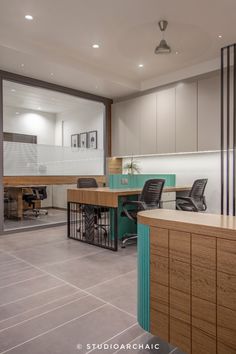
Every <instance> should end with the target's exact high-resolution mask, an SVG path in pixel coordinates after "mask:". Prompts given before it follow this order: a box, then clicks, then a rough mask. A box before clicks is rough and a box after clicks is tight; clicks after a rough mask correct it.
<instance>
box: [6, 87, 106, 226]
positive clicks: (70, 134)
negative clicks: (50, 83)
mask: <svg viewBox="0 0 236 354" xmlns="http://www.w3.org/2000/svg"><path fill="white" fill-rule="evenodd" d="M104 126H105V105H104V104H103V103H101V102H95V101H91V100H86V99H82V98H79V97H75V96H71V95H68V94H64V93H60V92H57V91H51V90H48V89H44V88H38V87H32V86H27V85H24V84H19V83H15V82H12V81H6V80H4V81H3V175H4V180H5V184H4V230H14V229H18V228H27V227H32V226H35V227H38V226H43V225H49V224H55V223H62V222H66V218H67V215H66V207H67V203H66V191H67V189H68V188H71V187H75V186H76V185H75V184H68V183H67V182H66V179H65V182H64V183H63V178H60V183H57V184H53V183H51V182H50V178H48V181H47V178H44V179H42V178H41V179H40V177H51V176H61V177H63V176H64V177H66V176H82V175H90V176H92V175H96V176H98V175H104V164H105V151H104V150H105V149H104V132H105V128H104ZM30 176H31V177H32V181H31V180H30V178H29V177H30ZM37 176H38V177H39V178H38V179H37V184H36V183H35V177H37ZM14 177H15V178H14ZM25 177H27V180H28V181H29V182H28V183H27V184H26V183H25ZM41 180H43V181H44V182H43V183H41ZM11 181H14V183H12V184H11ZM21 181H22V183H21Z"/></svg>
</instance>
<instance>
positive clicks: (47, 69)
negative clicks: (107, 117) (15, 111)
mask: <svg viewBox="0 0 236 354" xmlns="http://www.w3.org/2000/svg"><path fill="white" fill-rule="evenodd" d="M235 13H236V1H235V0H198V1H196V0H99V1H98V0H86V1H85V0H50V1H49V0H40V1H36V0H31V1H29V0H21V1H19V0H11V1H9V0H1V2H0V68H2V69H4V70H11V71H14V72H17V73H21V74H25V75H30V76H33V77H36V78H40V79H43V80H47V81H52V82H55V83H59V84H64V85H67V86H71V87H74V88H78V89H81V90H85V91H88V92H91V93H96V94H99V95H104V96H107V97H117V96H122V95H127V94H129V93H133V92H137V91H139V90H140V88H141V87H144V86H145V85H144V83H145V82H148V81H150V80H152V81H153V79H154V78H158V77H163V75H170V73H172V72H175V71H180V70H182V69H184V68H188V67H190V66H193V65H196V64H199V63H204V62H207V61H209V60H213V59H215V58H217V57H218V56H219V51H220V48H221V47H222V46H224V45H227V44H231V43H234V42H236V21H235ZM25 14H32V15H33V16H34V21H26V20H25V19H24V16H25ZM162 18H165V19H167V20H168V21H169V26H168V29H167V32H166V39H167V41H168V43H169V44H170V45H171V47H172V49H173V53H172V54H170V55H163V56H156V55H155V54H154V48H155V46H156V45H157V44H158V43H159V41H160V39H161V35H160V32H159V30H158V27H157V22H158V21H159V20H160V19H162ZM219 34H221V35H222V36H223V37H222V39H219V38H218V35H219ZM93 43H99V44H100V48H99V49H93V48H92V44H93ZM175 51H178V52H179V54H178V55H176V54H175ZM22 63H24V64H25V66H24V68H22V67H21V64H22ZM139 63H142V64H144V67H143V68H142V69H140V68H139V67H138V64H139ZM51 72H53V74H54V75H53V76H51V75H50V73H51Z"/></svg>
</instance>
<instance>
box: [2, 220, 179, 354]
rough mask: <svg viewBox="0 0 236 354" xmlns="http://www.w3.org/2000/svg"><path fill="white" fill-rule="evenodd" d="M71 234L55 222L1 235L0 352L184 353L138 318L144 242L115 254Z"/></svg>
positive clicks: (41, 353) (29, 353) (53, 353)
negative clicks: (140, 250) (52, 225)
mask: <svg viewBox="0 0 236 354" xmlns="http://www.w3.org/2000/svg"><path fill="white" fill-rule="evenodd" d="M65 235H66V228H65V227H55V228H50V229H44V230H37V231H33V232H22V233H18V234H12V235H7V236H1V237H0V354H3V353H12V354H13V353H14V354H80V353H87V354H88V353H93V354H95V353H123V352H126V353H132V354H133V353H158V354H167V353H176V354H177V348H174V347H172V346H171V345H169V344H167V343H164V342H163V341H161V340H160V339H159V338H156V337H153V336H151V335H150V334H148V333H146V332H144V331H143V330H142V329H141V328H140V327H139V325H138V324H137V321H136V293H137V291H136V261H137V255H136V247H135V246H134V245H133V246H128V247H127V248H126V249H120V250H119V252H117V253H115V252H112V251H108V250H102V249H99V248H96V247H94V246H92V245H87V244H83V243H80V242H77V241H73V240H68V239H67V238H66V236H65ZM92 344H97V345H101V344H103V349H99V348H97V349H93V347H92ZM121 344H123V345H125V344H129V345H130V346H131V348H132V349H126V350H124V349H122V348H120V347H119V345H121ZM154 344H155V345H154ZM157 344H159V345H160V349H159V350H157V349H154V350H149V349H142V348H141V349H140V348H137V349H136V348H135V346H138V345H142V346H149V347H152V346H153V347H157ZM111 346H112V348H111ZM106 347H107V348H108V349H104V348H106ZM178 353H180V352H179V351H178Z"/></svg>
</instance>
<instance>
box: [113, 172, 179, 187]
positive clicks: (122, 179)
mask: <svg viewBox="0 0 236 354" xmlns="http://www.w3.org/2000/svg"><path fill="white" fill-rule="evenodd" d="M153 178H164V179H165V180H166V182H165V187H174V186H175V183H176V176H175V174H137V175H128V174H127V175H125V174H116V175H109V187H110V188H111V189H117V188H143V186H144V183H145V182H146V181H147V180H149V179H153Z"/></svg>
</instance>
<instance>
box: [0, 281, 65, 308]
mask: <svg viewBox="0 0 236 354" xmlns="http://www.w3.org/2000/svg"><path fill="white" fill-rule="evenodd" d="M62 284H63V282H62V281H60V280H58V279H56V278H54V277H51V276H50V275H45V276H44V277H42V278H40V280H39V279H33V280H29V281H27V282H24V283H20V284H16V285H12V286H9V287H7V288H2V289H0V305H3V304H5V303H9V302H11V301H15V300H17V299H18V298H22V297H25V296H29V295H33V294H34V293H36V292H38V291H42V290H46V289H49V288H52V287H54V286H57V285H62Z"/></svg>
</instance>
